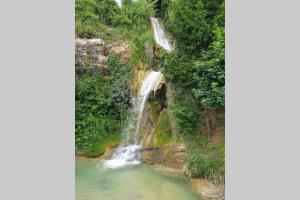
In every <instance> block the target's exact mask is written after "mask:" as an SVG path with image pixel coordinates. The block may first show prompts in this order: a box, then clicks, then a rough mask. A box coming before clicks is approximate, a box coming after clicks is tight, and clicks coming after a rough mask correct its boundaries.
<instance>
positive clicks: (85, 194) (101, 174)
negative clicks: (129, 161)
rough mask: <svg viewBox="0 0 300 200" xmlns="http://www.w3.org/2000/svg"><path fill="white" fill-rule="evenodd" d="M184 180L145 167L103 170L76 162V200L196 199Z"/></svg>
mask: <svg viewBox="0 0 300 200" xmlns="http://www.w3.org/2000/svg"><path fill="white" fill-rule="evenodd" d="M196 199H199V198H198V197H197V195H196V194H195V193H193V191H192V189H191V186H190V184H189V182H188V181H187V180H186V179H185V178H184V177H178V176H172V175H168V174H165V173H162V172H157V171H154V170H152V169H151V168H150V167H147V166H144V165H137V166H128V167H125V168H121V169H116V170H113V169H106V170H104V169H103V167H102V164H101V163H100V162H99V161H97V160H85V159H77V160H76V200H196Z"/></svg>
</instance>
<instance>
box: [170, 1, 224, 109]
mask: <svg viewBox="0 0 300 200" xmlns="http://www.w3.org/2000/svg"><path fill="white" fill-rule="evenodd" d="M181 7H183V8H182V9H179V8H181ZM171 8H172V11H171V13H173V14H172V15H170V18H169V19H168V21H169V26H170V29H171V31H172V33H173V34H174V38H175V40H176V42H177V51H176V52H174V53H172V54H169V55H164V74H165V76H166V78H167V80H168V81H171V82H174V83H176V84H180V85H181V86H182V87H183V88H185V89H186V90H189V91H190V92H191V93H192V94H193V98H194V100H195V102H196V103H197V105H198V106H200V107H201V108H205V109H209V110H213V109H217V108H219V107H221V108H224V104H225V103H224V102H225V95H224V93H225V33H224V20H225V19H224V17H225V15H224V13H225V10H224V1H216V0H215V1H204V0H202V1H193V0H187V1H181V0H178V1H174V2H173V3H172V7H171ZM187 8H189V9H187ZM191 10H193V11H195V12H191ZM197 10H198V11H199V12H198V13H197V12H196V11H197ZM194 15H197V16H198V15H199V16H198V18H199V19H198V18H197V16H194ZM202 15H204V16H202ZM201 16H202V17H203V18H201ZM200 18H201V19H200ZM195 19H198V20H200V22H199V23H198V21H197V20H195ZM201 23H204V24H205V23H207V24H209V26H208V27H206V28H205V29H206V31H208V32H209V33H206V32H205V31H202V28H203V27H205V26H204V25H202V24H201ZM172 24H173V25H172ZM188 30H190V31H188ZM198 32H201V34H203V35H201V34H200V33H199V34H197V33H198ZM190 33H193V34H190ZM204 35H207V36H208V35H209V40H208V39H207V40H206V39H205V41H207V43H206V42H203V38H202V36H203V37H204ZM201 38H202V39H201ZM204 38H206V37H204Z"/></svg>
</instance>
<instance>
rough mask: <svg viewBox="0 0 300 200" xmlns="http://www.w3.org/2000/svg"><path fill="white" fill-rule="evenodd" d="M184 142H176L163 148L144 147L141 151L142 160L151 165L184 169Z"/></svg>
mask: <svg viewBox="0 0 300 200" xmlns="http://www.w3.org/2000/svg"><path fill="white" fill-rule="evenodd" d="M185 151H186V146H185V145H184V144H174V145H170V146H167V147H162V148H144V149H142V150H141V151H140V153H141V154H140V155H141V161H142V162H143V163H146V164H150V165H157V164H160V165H161V166H162V167H164V168H171V169H176V170H182V173H183V170H184V165H185V160H184V157H185Z"/></svg>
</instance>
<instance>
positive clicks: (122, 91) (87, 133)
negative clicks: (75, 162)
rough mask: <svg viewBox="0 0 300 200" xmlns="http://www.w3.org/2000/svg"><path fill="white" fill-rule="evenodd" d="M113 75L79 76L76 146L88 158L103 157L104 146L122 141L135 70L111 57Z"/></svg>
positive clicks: (83, 74) (76, 89) (76, 90)
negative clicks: (113, 141)
mask: <svg viewBox="0 0 300 200" xmlns="http://www.w3.org/2000/svg"><path fill="white" fill-rule="evenodd" d="M108 69H109V75H103V74H101V73H100V72H97V73H96V74H90V73H88V72H83V73H82V74H81V73H76V81H75V120H76V123H75V144H76V150H77V152H80V153H83V154H85V155H88V156H98V155H100V154H101V153H103V148H104V145H105V144H107V142H112V140H116V141H118V140H119V138H120V132H121V128H122V122H123V121H124V119H125V118H126V115H127V111H128V109H129V108H130V89H129V87H130V80H131V78H132V75H133V68H132V67H131V66H128V65H124V64H122V63H120V62H119V61H118V59H117V57H116V56H115V55H111V56H109V60H108Z"/></svg>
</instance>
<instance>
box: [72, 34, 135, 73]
mask: <svg viewBox="0 0 300 200" xmlns="http://www.w3.org/2000/svg"><path fill="white" fill-rule="evenodd" d="M112 53H114V54H116V55H117V57H118V58H119V59H120V61H121V62H123V63H128V62H129V60H130V56H131V54H130V48H129V45H128V44H126V43H121V42H119V43H114V44H106V43H105V42H104V41H103V40H101V39H99V38H96V39H82V38H76V40H75V68H76V70H83V69H89V70H101V71H104V72H105V71H107V67H106V64H107V60H108V55H109V54H112Z"/></svg>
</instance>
